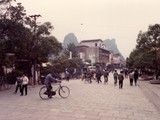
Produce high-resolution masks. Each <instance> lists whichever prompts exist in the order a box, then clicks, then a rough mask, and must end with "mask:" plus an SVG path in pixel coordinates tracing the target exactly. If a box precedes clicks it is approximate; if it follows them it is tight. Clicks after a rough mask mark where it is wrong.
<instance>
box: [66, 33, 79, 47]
mask: <svg viewBox="0 0 160 120" xmlns="http://www.w3.org/2000/svg"><path fill="white" fill-rule="evenodd" d="M70 43H74V44H75V45H77V44H78V40H77V37H76V36H75V35H74V33H69V34H67V35H66V36H65V37H64V40H63V48H67V47H68V45H69V44H70Z"/></svg>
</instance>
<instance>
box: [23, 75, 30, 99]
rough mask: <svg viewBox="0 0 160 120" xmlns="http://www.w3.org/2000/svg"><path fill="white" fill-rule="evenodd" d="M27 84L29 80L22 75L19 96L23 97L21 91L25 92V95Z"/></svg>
mask: <svg viewBox="0 0 160 120" xmlns="http://www.w3.org/2000/svg"><path fill="white" fill-rule="evenodd" d="M28 82H29V79H28V77H27V76H26V75H25V74H23V75H22V89H21V96H23V91H24V90H25V95H27V86H28Z"/></svg>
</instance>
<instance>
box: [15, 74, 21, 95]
mask: <svg viewBox="0 0 160 120" xmlns="http://www.w3.org/2000/svg"><path fill="white" fill-rule="evenodd" d="M15 84H16V89H15V92H14V93H15V94H16V93H17V91H18V89H19V92H20V93H21V89H22V75H18V76H17V78H16V83H15Z"/></svg>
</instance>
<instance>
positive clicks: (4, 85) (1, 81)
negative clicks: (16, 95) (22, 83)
mask: <svg viewBox="0 0 160 120" xmlns="http://www.w3.org/2000/svg"><path fill="white" fill-rule="evenodd" d="M11 86H12V85H11V84H10V83H9V81H8V80H7V78H6V77H5V76H3V77H1V78H0V90H6V89H10V88H11Z"/></svg>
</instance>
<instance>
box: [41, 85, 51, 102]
mask: <svg viewBox="0 0 160 120" xmlns="http://www.w3.org/2000/svg"><path fill="white" fill-rule="evenodd" d="M39 96H40V98H41V99H43V100H47V99H49V97H48V94H47V87H46V86H43V87H41V89H40V91H39Z"/></svg>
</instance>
